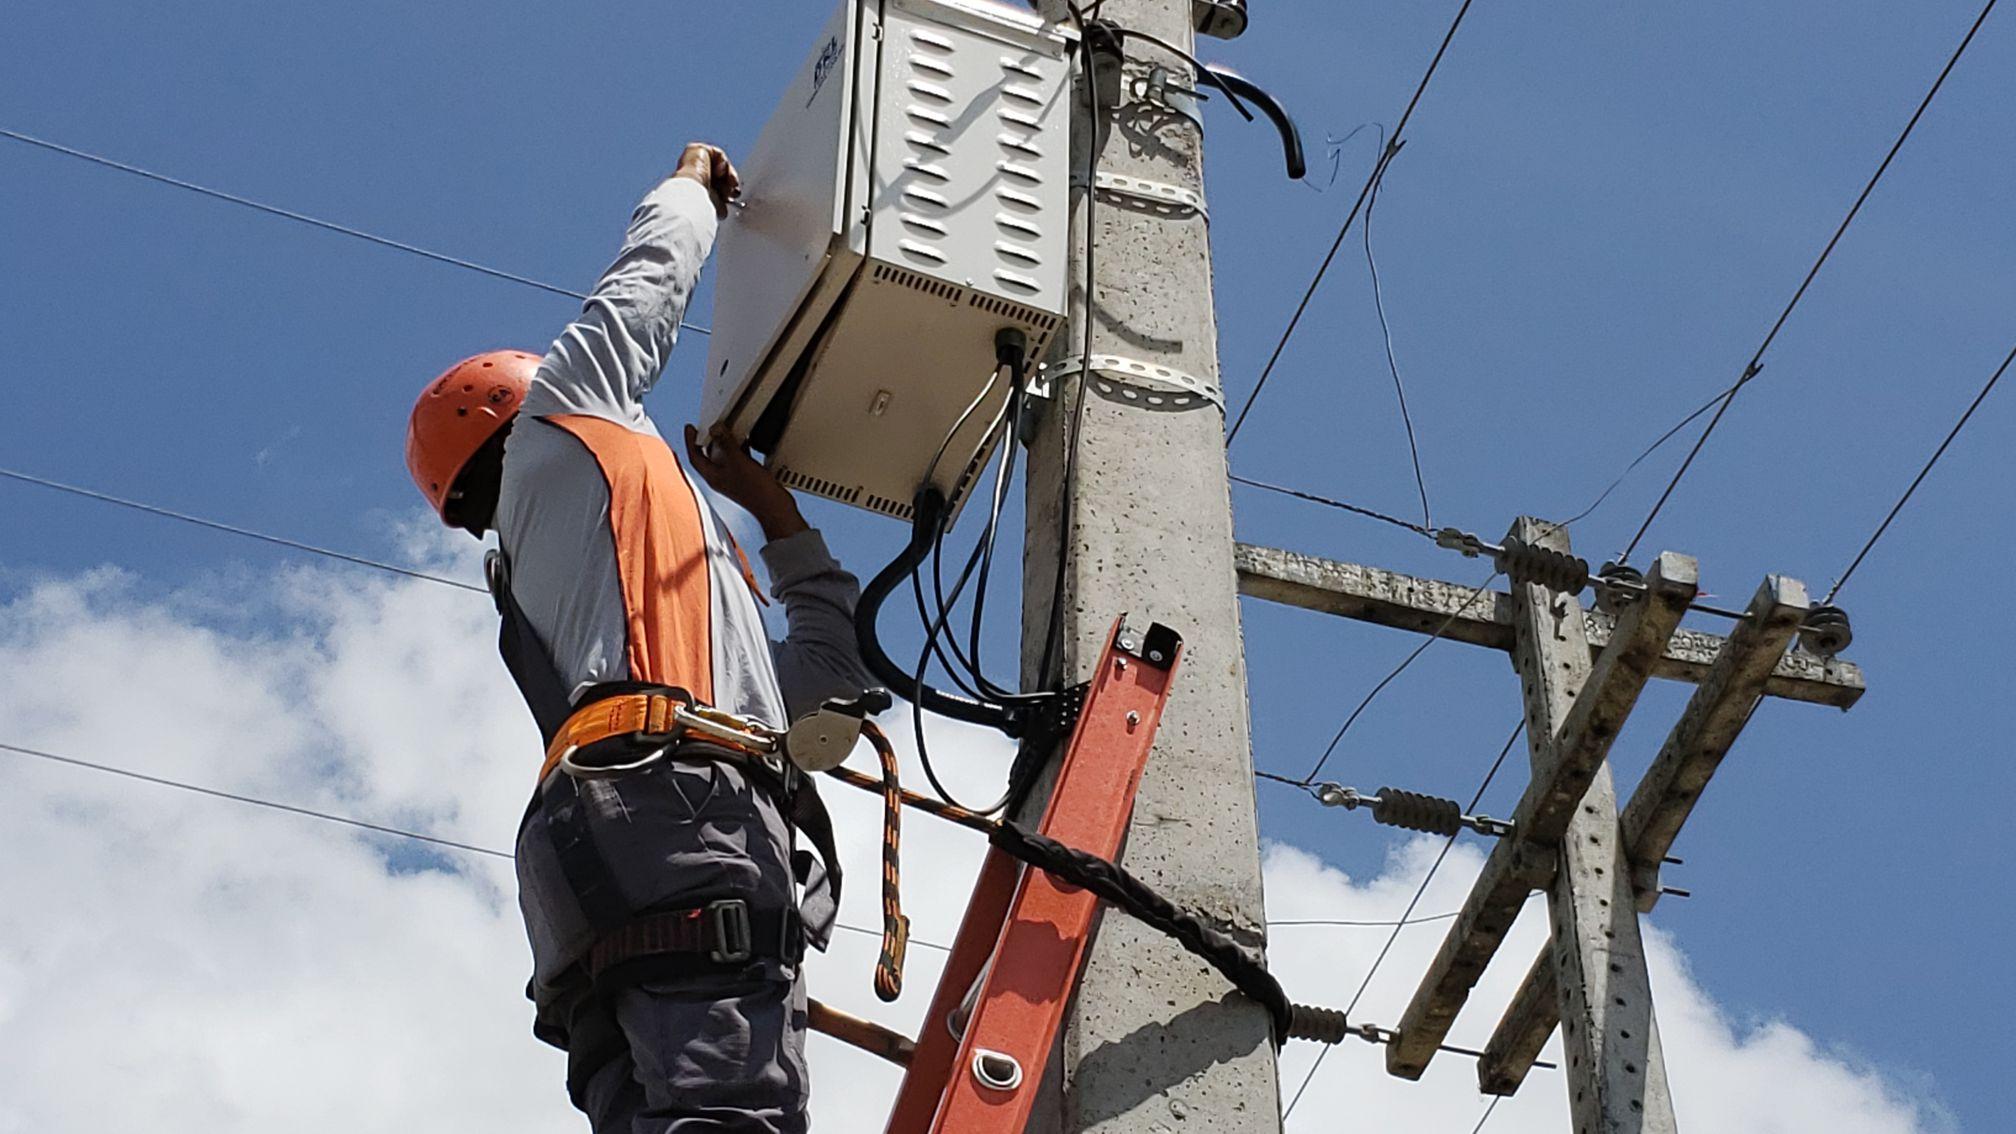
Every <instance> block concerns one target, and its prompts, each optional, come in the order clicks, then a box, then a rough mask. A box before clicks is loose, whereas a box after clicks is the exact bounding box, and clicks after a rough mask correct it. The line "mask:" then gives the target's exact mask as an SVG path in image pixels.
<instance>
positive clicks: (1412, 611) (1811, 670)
mask: <svg viewBox="0 0 2016 1134" xmlns="http://www.w3.org/2000/svg"><path fill="white" fill-rule="evenodd" d="M1235 561H1236V563H1237V565H1238V568H1239V592H1240V593H1241V594H1245V595H1250V596H1252V597H1254V598H1259V599H1266V600H1267V601H1269V602H1278V603H1284V604H1286V605H1288V606H1299V607H1302V608H1303V609H1305V610H1315V611H1321V612H1323V613H1326V614H1336V615H1341V616H1343V617H1345V618H1354V619H1357V620H1358V621H1361V622H1372V623H1376V624H1378V625H1380V626H1392V627H1396V628H1398V629H1402V630H1415V631H1419V632H1420V633H1423V634H1433V633H1434V632H1435V631H1436V630H1437V629H1438V628H1441V627H1442V626H1443V624H1444V623H1447V624H1448V626H1447V629H1444V630H1443V631H1442V636H1443V637H1444V638H1447V639H1449V640H1451V641H1455V642H1468V643H1470V644H1471V645H1473V646H1489V647H1491V648H1492V649H1497V650H1507V651H1509V650H1511V649H1512V596H1510V595H1508V594H1506V593H1504V592H1503V591H1485V592H1484V593H1482V594H1479V593H1478V590H1477V588H1476V587H1474V586H1465V585H1464V584H1462V583H1448V582H1443V581H1441V580H1438V579H1423V578H1418V577H1416V576H1413V575H1403V574H1401V573H1399V572H1398V571H1385V570H1381V569H1379V568H1377V567H1361V566H1359V565H1357V564H1355V563H1341V562H1338V561H1336V560H1333V559H1323V558H1319V557H1317V556H1313V555H1301V554H1297V553H1296V552H1292V551H1281V550H1278V549H1276V548H1272V547H1260V546H1256V545H1254V544H1244V543H1242V544H1240V545H1239V547H1238V550H1237V553H1236V560H1235ZM1582 618H1583V624H1584V627H1585V630H1586V633H1587V636H1588V639H1589V649H1590V652H1591V653H1592V654H1595V653H1600V652H1601V651H1602V649H1603V647H1604V646H1605V645H1608V644H1609V642H1610V638H1611V635H1612V633H1613V620H1612V618H1611V617H1610V616H1609V615H1607V614H1604V613H1602V612H1601V611H1595V610H1586V609H1585V610H1584V611H1583V613H1582ZM1724 640H1725V639H1723V638H1720V637H1717V636H1716V635H1714V634H1704V633H1701V632H1700V631H1697V630H1678V631H1675V632H1674V634H1673V638H1672V640H1671V641H1669V642H1668V643H1667V644H1666V652H1665V655H1664V656H1663V657H1661V658H1660V659H1659V662H1658V665H1657V667H1656V668H1654V669H1653V671H1652V675H1653V676H1654V677H1663V678H1666V679H1667V680H1670V681H1691V682H1697V683H1698V682H1699V681H1701V680H1702V678H1703V677H1704V676H1705V675H1706V674H1707V672H1708V667H1709V666H1710V665H1711V664H1712V663H1713V662H1714V661H1715V658H1716V657H1717V656H1718V655H1719V654H1720V653H1721V652H1722V643H1723V642H1724ZM1862 690H1863V682H1862V670H1861V667H1859V666H1857V665H1856V664H1855V663H1853V662H1850V661H1844V660H1842V659H1839V658H1835V659H1833V660H1828V659H1826V658H1821V657H1816V656H1815V655H1813V654H1809V653H1805V652H1802V651H1799V650H1794V651H1792V652H1790V653H1786V654H1783V655H1781V656H1780V658H1779V659H1778V661H1777V664H1776V666H1775V668H1774V669H1773V670H1772V671H1771V675H1770V679H1769V680H1768V681H1767V682H1766V683H1765V687H1764V692H1765V693H1766V695H1768V696H1772V697H1782V698H1784V699H1786V700H1789V701H1806V702H1810V703H1812V704H1816V705H1832V706H1834V707H1836V708H1840V709H1845V708H1848V707H1849V706H1850V705H1853V704H1854V703H1855V702H1856V700H1857V699H1859V698H1860V697H1861V696H1862Z"/></svg>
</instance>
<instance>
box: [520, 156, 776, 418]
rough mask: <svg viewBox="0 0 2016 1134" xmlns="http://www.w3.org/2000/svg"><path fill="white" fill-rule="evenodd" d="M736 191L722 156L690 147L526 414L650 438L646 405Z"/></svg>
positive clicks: (639, 213) (559, 351)
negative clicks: (588, 417) (575, 417)
mask: <svg viewBox="0 0 2016 1134" xmlns="http://www.w3.org/2000/svg"><path fill="white" fill-rule="evenodd" d="M739 188H740V186H739V182H738V180H737V175H736V173H735V167H734V166H733V165H732V164H730V162H729V161H728V155H726V154H724V153H722V152H721V150H720V149H719V148H717V147H714V146H704V145H697V144H696V145H691V146H688V147H686V152H685V154H684V155H683V156H682V157H681V158H680V160H679V168H678V171H677V172H675V173H674V174H673V175H672V176H670V177H668V178H666V179H665V180H664V181H663V182H661V183H660V184H659V185H658V187H657V188H655V189H653V190H652V191H651V192H650V193H648V194H646V195H645V197H644V200H643V201H642V202H640V203H639V204H638V206H637V210H636V212H635V213H633V214H632V215H631V217H630V228H629V231H627V232H626V233H624V236H623V248H622V251H621V252H619V253H618V254H617V256H616V262H615V263H613V264H611V265H610V266H609V268H608V270H607V271H605V272H603V273H602V278H601V279H600V280H599V281H597V282H596V284H595V290H594V291H593V292H591V293H590V294H589V296H588V300H587V302H586V303H584V304H583V305H582V307H581V315H580V317H579V318H577V319H575V320H574V321H573V322H572V323H569V324H568V325H567V329H566V330H565V331H563V332H561V334H560V337H559V338H558V339H556V340H554V343H553V347H552V349H551V350H549V351H548V352H547V354H546V357H545V359H544V360H543V361H542V362H541V363H540V365H539V374H538V377H537V378H536V379H535V380H534V382H533V386H532V391H531V393H530V394H529V395H528V396H527V398H526V401H525V412H526V413H528V414H531V415H533V416H544V415H547V414H565V413H583V414H592V415H594V416H597V417H606V418H609V419H611V420H614V421H619V422H622V423H624V424H626V425H630V426H633V427H645V428H648V426H647V425H646V422H647V420H648V419H646V418H645V416H644V404H643V399H644V395H645V394H646V393H647V392H649V391H650V389H651V386H652V385H653V384H654V383H656V382H657V381H658V375H659V373H660V372H661V371H663V370H664V369H665V363H666V360H667V358H668V357H670V355H671V353H672V345H673V344H674V343H675V342H677V341H678V338H679V324H680V321H681V320H682V319H684V318H685V315H686V304H687V303H688V302H689V301H690V300H691V299H692V297H693V287H694V285H695V284H696V283H698V282H699V279H700V271H701V269H702V268H703V267H705V266H706V263H707V257H708V255H709V254H710V253H711V252H712V251H713V249H714V235H715V230H716V226H717V225H718V224H719V223H720V219H721V217H722V215H723V214H724V213H726V212H727V208H728V205H727V202H728V201H729V200H730V199H731V198H733V197H734V196H735V194H736V193H737V192H738V191H739Z"/></svg>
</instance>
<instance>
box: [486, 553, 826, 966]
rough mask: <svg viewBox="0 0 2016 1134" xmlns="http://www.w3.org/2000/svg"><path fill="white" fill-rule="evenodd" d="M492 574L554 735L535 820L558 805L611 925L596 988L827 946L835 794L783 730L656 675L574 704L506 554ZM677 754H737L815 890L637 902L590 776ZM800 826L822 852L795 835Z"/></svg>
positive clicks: (503, 630) (570, 849)
mask: <svg viewBox="0 0 2016 1134" xmlns="http://www.w3.org/2000/svg"><path fill="white" fill-rule="evenodd" d="M484 574H485V578H486V581H487V582H488V583H489V586H490V593H491V597H492V598H493V599H494V600H495V602H496V606H497V613H498V614H499V616H500V617H501V618H502V624H501V627H500V629H499V632H498V650H499V652H500V653H502V654H503V656H504V663H505V667H506V668H507V669H508V670H509V671H510V673H511V676H512V679H513V680H514V681H515V682H516V683H517V685H518V688H519V690H520V692H521V693H522V694H523V695H524V697H525V701H526V704H527V705H528V706H529V707H530V708H531V710H532V716H533V719H534V720H535V721H536V722H537V724H538V725H539V731H540V734H541V736H542V737H543V738H544V740H545V742H546V759H545V763H544V765H543V766H542V767H541V768H540V772H539V781H538V787H537V789H536V790H535V791H534V793H533V798H532V801H531V804H530V805H529V806H528V808H527V810H526V818H527V820H529V819H530V818H531V817H532V816H533V815H534V814H535V813H537V811H538V810H539V809H541V808H542V807H543V808H545V809H546V813H547V819H548V828H549V830H550V832H551V835H552V841H553V849H554V851H555V853H556V855H557V857H558V859H559V863H560V867H561V870H562V872H563V873H564V874H565V875H566V877H567V882H568V885H569V887H570V888H571V889H572V890H573V891H574V893H575V895H576V898H577V899H578V900H579V901H580V902H581V906H582V912H583V913H584V914H585V915H586V916H587V917H588V919H589V922H590V924H591V925H592V926H593V928H594V929H595V930H596V932H597V933H598V934H599V936H598V938H597V940H596V942H595V944H594V945H593V946H591V948H590V949H589V952H588V954H587V956H585V957H584V958H583V959H582V965H583V967H584V970H585V973H586V975H587V976H588V977H589V979H590V980H591V981H592V982H593V984H594V986H595V987H596V989H597V990H598V991H605V992H606V991H607V990H609V989H610V988H612V987H616V986H620V985H622V984H627V983H633V982H635V981H637V980H648V979H654V978H657V977H662V976H670V975H675V974H683V973H687V972H698V971H704V970H706V969H709V968H715V969H722V968H739V967H741V966H744V965H747V964H748V963H750V962H751V961H752V960H757V959H775V960H781V961H784V962H786V963H796V962H797V961H798V960H799V959H801V958H802V957H803V955H804V950H805V946H806V945H807V944H810V945H811V946H813V947H814V948H818V949H824V948H825V947H826V943H827V941H828V939H829V937H830V935H831V933H832V925H833V919H834V916H835V914H836V913H837V911H838V906H839V899H840V881H841V869H840V856H839V852H838V848H837V846H836V840H835V838H834V831H833V820H832V817H831V816H830V815H829V814H828V813H827V811H826V806H825V803H824V802H823V801H822V800H821V799H820V798H819V793H818V791H817V790H816V788H815V787H814V786H813V784H812V783H811V781H810V780H809V779H808V778H807V777H806V776H805V775H803V774H802V773H801V772H800V771H799V770H798V769H797V768H796V767H794V766H793V765H792V763H791V762H790V761H789V760H787V759H785V757H784V745H783V743H782V738H783V736H784V735H785V734H782V733H778V732H776V731H775V730H772V729H769V728H767V727H765V726H763V725H762V724H760V723H759V722H755V721H750V720H746V719H743V718H740V717H737V716H734V715H733V714H730V713H725V712H722V711H720V710H718V709H714V708H712V707H709V706H705V705H701V704H699V703H698V702H697V700H696V699H695V698H694V697H693V695H692V694H690V693H688V692H687V691H685V690H683V689H678V688H675V687H672V686H666V685H657V684H652V683H647V682H607V683H603V684H600V685H595V686H592V687H590V688H589V689H588V690H586V691H585V692H584V693H583V695H582V696H581V698H580V700H579V702H578V703H575V702H573V701H572V699H571V698H570V697H569V695H568V690H567V687H566V684H565V682H564V681H563V680H562V679H561V677H560V675H559V670H558V667H557V666H555V665H554V663H553V659H552V656H551V655H550V654H549V653H548V652H547V650H546V648H545V647H544V645H543V644H541V642H540V640H539V636H538V634H537V633H536V632H535V631H534V630H533V628H532V625H531V623H530V621H529V620H528V619H527V618H526V616H525V612H524V610H523V609H522V608H521V607H520V606H519V604H518V601H517V599H516V598H514V597H513V595H512V592H511V585H510V570H509V566H508V563H507V561H506V560H505V558H504V556H503V555H502V554H501V553H500V552H497V551H494V550H493V551H491V552H490V553H489V555H488V556H486V557H485V560H484ZM818 716H819V714H815V715H814V718H808V720H810V719H815V718H817V717H818ZM847 743H848V745H849V746H850V747H851V744H852V741H851V739H849V740H848V741H847ZM666 760H672V761H678V762H682V763H690V762H700V763H727V764H733V765H734V766H736V767H737V768H739V769H741V770H742V772H743V773H744V774H745V775H746V776H748V778H749V780H750V782H751V783H753V784H756V785H758V786H759V788H761V789H762V790H765V791H767V792H769V793H770V794H771V796H772V797H773V798H774V799H776V800H777V803H778V809H779V811H780V812H781V813H782V815H783V817H784V819H785V821H786V823H787V824H788V825H789V826H790V828H791V830H792V832H793V846H792V848H791V869H792V874H793V876H794V878H795V880H796V881H797V883H798V885H799V886H800V887H801V888H802V890H803V894H804V896H803V899H802V901H801V903H800V905H799V908H797V909H795V910H785V911H760V910H751V909H750V908H749V905H748V903H747V902H746V901H744V900H743V899H741V898H739V897H732V896H730V897H722V898H720V899H717V900H712V901H709V902H706V903H704V904H702V905H699V906H695V907H691V908H683V909H649V910H633V909H629V908H627V906H626V905H625V903H624V902H623V899H622V896H621V894H620V892H619V889H618V887H617V886H616V885H615V881H614V877H613V876H612V874H611V873H610V870H609V866H608V864H607V863H606V862H605V861H604V860H603V858H602V856H601V853H600V851H599V849H598V848H597V847H596V845H595V839H594V833H593V831H592V830H591V828H590V827H589V825H588V823H587V820H586V813H585V809H584V808H583V807H581V806H580V804H579V802H578V799H577V797H578V794H579V791H580V789H581V786H582V785H583V784H585V783H588V782H592V781H595V780H602V779H611V778H615V777H619V776H626V775H634V774H639V773H643V772H645V771H647V770H649V769H650V768H652V767H654V766H655V765H657V764H659V763H661V762H663V761H666ZM556 773H557V774H556ZM799 833H803V835H804V836H805V838H806V840H807V841H808V842H810V843H811V845H812V852H808V851H805V850H801V849H799V848H798V847H797V846H796V836H797V834H799ZM813 852H816V858H815V857H814V853H813Z"/></svg>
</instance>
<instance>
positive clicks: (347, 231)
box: [0, 129, 713, 335]
mask: <svg viewBox="0 0 2016 1134" xmlns="http://www.w3.org/2000/svg"><path fill="white" fill-rule="evenodd" d="M0 138H11V139H13V140H14V141H17V142H24V143H26V144H28V145H31V146H37V147H40V148H42V149H44V150H48V151H49V152H51V153H58V154H63V155H64V156H66V157H73V158H77V159H78V160H80V161H87V162H90V163H92V164H93V165H99V166H103V167H104V168H106V169H116V170H118V171H119V172H121V173H130V174H132V175H133V176H135V177H141V178H145V179H146V180H148V181H152V182H155V183H156V184H160V185H167V186H171V187H173V188H176V189H182V190H186V191H188V192H190V193H195V194H198V195H199V196H204V197H209V198H211V199H212V200H216V201H222V202H224V203H226V204H230V205H237V206H238V207H239V208H244V209H251V210H252V211H254V212H260V213H265V214H266V215H268V216H273V217H279V218H280V219H281V220H288V221H293V222H294V223H296V224H302V225H307V226H308V227H310V228H319V229H321V230H323V231H324V232H333V233H336V234H337V235H339V236H348V237H351V238H352V239H356V240H362V241H365V242H366V243H369V244H376V245H378V246H379V247H381V248H390V249H393V250H394V251H397V252H405V253H407V254H409V255H413V256H418V257H421V258H422V259H426V260H433V261H435V262H436V263H441V264H447V265H450V266H451V267H456V268H463V269H466V270H468V271H471V272H477V273H479V274H482V275H486V276H490V277H493V278H495V279H500V280H506V281H508V282H510V283H515V284H523V285H524V286H526V287H531V288H537V289H539V290H540V291H545V292H551V293H552V294H554V295H564V296H567V297H568V298H570V299H587V298H588V296H587V295H586V294H584V293H582V292H578V291H573V290H571V289H569V288H564V287H561V286H559V285H558V284H550V283H547V282H545V281H544V280H536V279H533V278H532V277H530V276H521V275H519V274H517V273H516V272H507V271H504V270H502V269H500V268H492V267H490V266H488V265H486V264H479V263H477V262H475V261H474V260H464V259H462V258H461V257H459V256H450V255H448V254H447V253H445V252H435V251H433V250H431V249H427V248H422V247H420V246H418V245H415V244H407V243H406V242H404V241H400V240H392V239H390V238H388V237H383V236H379V235H377V234H375V233H370V232H366V231H364V230H363V229H360V228H352V227H350V226H349V225H342V224H337V223H335V222H334V221H326V220H323V219H321V218H320V217H311V216H309V215H308V214H306V213H297V212H295V211H294V210H292V209H283V208H281V207H279V206H278V205H269V204H266V203H265V202H263V201H255V200H253V199H251V198H250V197H241V196H239V195H238V194H236V193H226V192H224V191H223V190H221V189H212V188H210V187H209V186H206V185H198V184H196V183H195V182H193V181H184V180H182V179H181V178H179V177H170V176H168V175H167V174H165V173H155V172H154V171H153V170H150V169H142V168H140V167H139V166H137V165H129V164H127V163H126V162H123V161H115V160H113V159H112V158H108V157H104V156H102V155H99V154H94V153H90V152H88V151H86V150H80V149H75V148H73V147H70V146H66V145H62V144H60V143H57V142H51V141H49V140H47V139H45V138H38V137H35V136H34V135H32V134H23V133H21V132H19V131H17V130H8V129H0ZM679 325H680V326H681V327H684V328H685V329H686V330H689V331H692V332H694V333H696V334H701V335H706V334H712V333H713V332H712V331H710V330H709V329H708V328H706V327H702V326H700V325H698V324H695V323H687V322H681V323H680V324H679Z"/></svg>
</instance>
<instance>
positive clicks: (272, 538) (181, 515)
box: [0, 468, 489, 594]
mask: <svg viewBox="0 0 2016 1134" xmlns="http://www.w3.org/2000/svg"><path fill="white" fill-rule="evenodd" d="M0 477H5V478H7V479H8V480H17V481H20V482H21V483H23V484H34V485H39V486H41V487H43V488H50V489H54V490H56V491H57V492H67V493H69V494H71V495H72V496H81V497H83V498H84V499H86V500H97V501H100V502H102V503H106V504H117V505H118V506H119V507H121V508H131V509H133V510H134V511H136V512H145V513H147V514H148V515H150V516H160V517H162V518H163V519H169V520H177V521H180V522H182V523H185V524H194V525H196V526H197V527H199V528H209V529H210V530H212V531H218V532H224V533H226V534H229V535H235V536H243V537H244V538H246V539H256V540H258V541H259V542H261V543H270V544H273V545H274V546H276V547H285V548H289V549H291V550H294V551H305V552H307V553H308V554H310V555H320V556H323V557H324V558H328V559H335V560H339V561H341V562H344V563H350V564H353V565H355V566H358V567H369V568H371V569H373V570H376V571H387V572H390V573H391V574H394V575H404V576H406V577H407V578H409V579H425V580H426V581H428V582H430V583H440V584H442V585H443V586H448V587H457V588H459V589H461V590H465V591H476V592H477V593H479V594H488V593H489V588H487V587H479V586H477V585H476V584H474V583H465V582H463V581H461V580H460V579H450V578H448V577H447V576H446V575H431V574H428V573H427V572H425V571H416V570H414V569H413V568H411V567H401V566H399V565H398V564H396V563H383V562H380V561H379V560H376V559H366V558H364V557H363V556H361V555H351V554H350V553H348V552H344V551H334V550H331V549H330V548H326V547H317V546H315V545H314V544H312V543H302V542H301V541H300V540H295V539H288V538H287V537H285V536H276V535H271V534H269V533H266V532H261V531H254V530H253V529H251V528H241V527H239V526H237V525H236V524H226V523H223V522H221V521H218V520H210V519H205V518H204V517H202V516H193V515H190V514H189V513H187V512H177V511H175V510H174V509H172V508H163V507H161V506H160V505H158V504H145V503H142V502H141V501H138V500H128V499H126V498H125V497H123V496H113V495H111V494H110V493H106V492H99V491H97V490H95V489H90V488H80V487H78V486H77V485H74V484H64V483H63V482H62V481H56V480H50V479H48V478H46V477H39V476H34V475H32V474H29V473H24V472H18V471H16V470H14V469H5V468H0Z"/></svg>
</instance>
